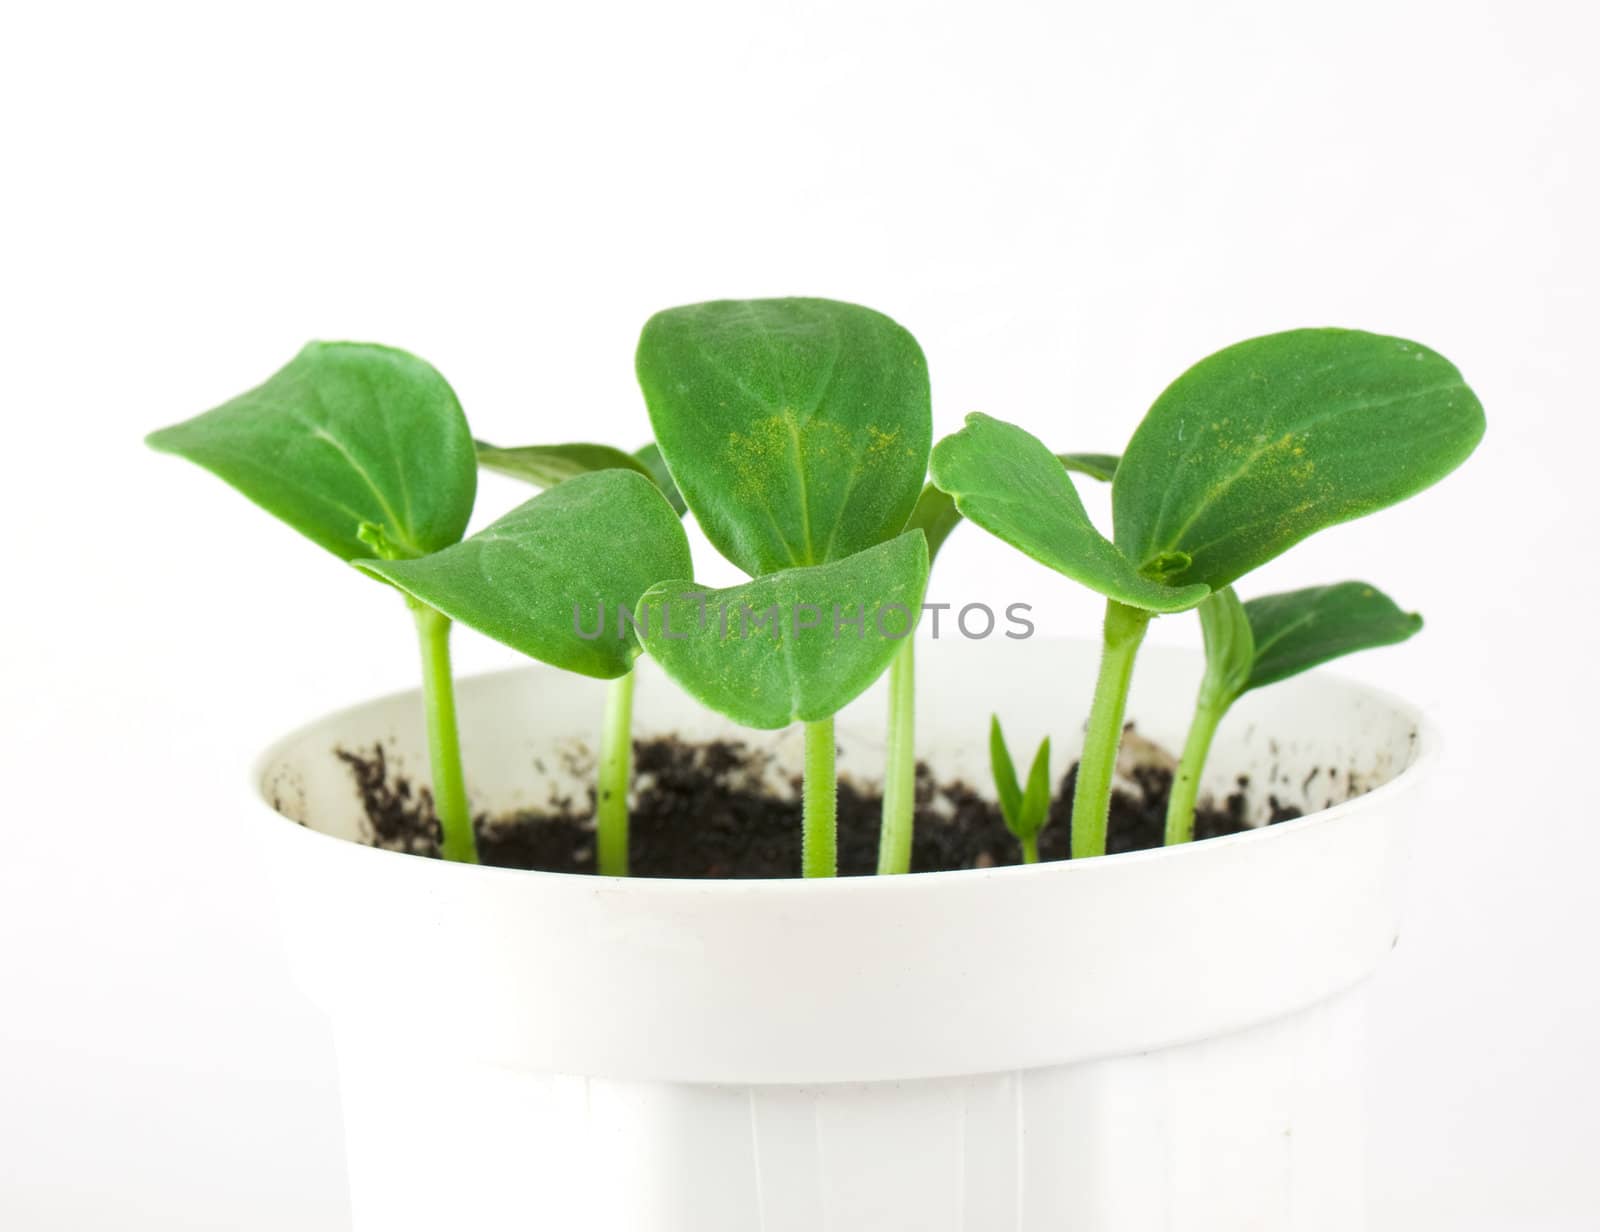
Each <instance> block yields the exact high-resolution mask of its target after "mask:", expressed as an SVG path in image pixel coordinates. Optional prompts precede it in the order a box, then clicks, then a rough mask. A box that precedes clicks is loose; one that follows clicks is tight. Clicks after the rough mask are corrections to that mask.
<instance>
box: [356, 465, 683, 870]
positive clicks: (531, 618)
mask: <svg viewBox="0 0 1600 1232" xmlns="http://www.w3.org/2000/svg"><path fill="white" fill-rule="evenodd" d="M356 564H357V566H358V567H359V568H361V569H364V570H365V571H367V572H368V573H371V574H372V575H373V576H374V577H379V578H382V579H383V580H384V581H386V582H390V583H392V584H394V585H395V586H398V587H399V588H400V589H401V590H403V591H405V592H406V593H407V594H409V595H411V596H413V597H414V598H415V599H416V600H418V601H419V602H422V603H425V604H427V605H428V606H429V607H432V608H437V609H438V610H439V611H441V612H444V613H445V614H446V615H448V616H450V617H451V618H452V619H455V620H459V621H461V622H462V623H463V624H467V625H470V626H472V627H473V628H474V629H477V630H478V631H479V632H480V633H485V634H487V635H488V636H490V637H492V638H495V639H496V640H498V641H501V642H504V643H505V644H506V645H507V646H510V647H512V649H514V650H519V651H521V652H522V653H523V654H526V655H528V656H530V657H532V658H535V659H538V660H540V661H541V662H544V663H549V664H551V665H553V666H555V667H559V668H563V669H565V670H566V671H570V672H577V673H579V674H581V675H585V676H593V677H596V678H598V679H601V680H610V681H611V682H612V684H611V689H610V691H609V692H608V694H607V697H606V711H605V718H604V721H603V724H602V730H601V738H600V759H599V767H598V783H597V787H596V793H595V832H596V840H595V847H596V864H597V866H598V868H599V871H600V872H601V873H602V874H604V875H607V876H618V877H620V876H626V875H627V871H628V780H629V775H630V771H631V764H632V750H633V738H632V725H633V679H634V678H633V662H634V659H635V658H637V657H638V654H639V646H638V643H637V641H636V640H635V639H634V636H633V632H632V629H631V622H632V616H633V611H634V606H635V605H636V604H637V603H638V601H639V597H640V596H641V595H643V594H644V592H645V590H646V589H647V588H648V587H649V586H650V585H651V583H653V582H655V581H656V580H657V579H658V578H662V577H673V576H677V575H680V574H686V573H688V572H689V571H690V562H689V540H688V536H686V535H685V534H684V532H683V524H682V522H681V521H679V519H678V515H677V514H676V513H674V512H673V509H672V506H671V505H669V504H668V503H667V500H666V498H665V497H664V496H663V495H662V494H661V491H660V490H659V489H658V488H657V487H656V486H655V484H654V483H652V482H651V481H650V480H649V479H647V478H645V477H644V476H643V475H641V474H638V473H636V472H634V471H631V470H599V471H594V472H591V473H589V474H581V475H577V476H575V477H573V478H571V479H568V480H567V481H565V482H564V483H561V484H560V485H558V486H557V487H553V488H551V489H549V490H548V491H546V492H542V493H540V494H539V495H538V496H535V497H534V498H533V499H532V500H529V501H526V502H525V503H523V504H521V505H519V506H517V508H515V509H513V510H512V511H511V512H510V513H508V514H506V515H505V516H504V517H503V518H501V519H499V520H498V521H496V522H494V523H492V524H491V525H489V526H487V527H485V528H484V529H483V530H481V531H479V532H478V533H477V534H475V535H473V536H471V537H470V538H468V539H465V540H463V541H462V542H461V543H458V544H457V545H455V546H454V547H451V548H448V549H446V550H445V551H442V552H436V553H434V554H433V555H431V556H427V557H423V558H421V559H418V560H362V561H357V562H356Z"/></svg>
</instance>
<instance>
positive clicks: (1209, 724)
mask: <svg viewBox="0 0 1600 1232" xmlns="http://www.w3.org/2000/svg"><path fill="white" fill-rule="evenodd" d="M1199 611H1200V628H1201V630H1202V633H1203V636H1204V639H1205V650H1206V670H1205V675H1204V676H1203V677H1202V679H1201V681H1200V691H1199V695H1198V697H1197V698H1196V700H1195V712H1194V718H1193V720H1192V721H1191V722H1190V724H1189V735H1188V737H1187V738H1186V739H1185V741H1184V745H1183V756H1182V757H1181V758H1180V759H1179V761H1178V768H1177V770H1176V771H1175V772H1174V774H1173V777H1172V794H1171V795H1170V796H1169V797H1168V800H1167V828H1166V841H1167V842H1168V843H1169V844H1170V843H1186V842H1188V841H1189V840H1190V839H1192V838H1194V806H1195V798H1196V796H1197V794H1198V793H1199V790H1200V777H1201V775H1202V774H1203V773H1204V771H1205V764H1206V757H1207V756H1208V755H1209V754H1210V752H1211V741H1212V738H1213V737H1214V736H1215V735H1216V732H1217V725H1218V724H1219V723H1221V722H1222V719H1223V716H1225V715H1226V714H1227V713H1228V710H1229V709H1230V708H1231V707H1232V706H1233V703H1234V702H1236V701H1238V700H1239V698H1240V697H1242V696H1243V695H1244V694H1245V693H1247V692H1249V691H1250V690H1251V689H1259V688H1263V687H1264V686H1266V685H1269V684H1276V683H1277V682H1278V681H1280V680H1287V679H1288V678H1289V677H1290V676H1296V675H1299V673H1301V672H1303V671H1307V670H1309V669H1310V668H1313V667H1316V666H1317V665H1318V664H1321V663H1326V662H1328V661H1329V660H1330V659H1337V658H1339V657H1340V656H1341V655H1347V654H1353V653H1355V652H1356V651H1358V650H1368V649H1371V648H1373V647H1376V646H1390V645H1393V644H1394V643H1396V642H1403V641H1405V640H1406V639H1407V638H1409V637H1411V636H1412V635H1413V634H1414V633H1416V632H1417V630H1419V629H1421V628H1422V617H1421V616H1418V615H1417V614H1416V613H1415V612H1404V611H1401V609H1400V608H1399V607H1398V606H1396V604H1395V602H1394V600H1393V599H1391V598H1389V596H1388V595H1386V594H1384V593H1383V592H1382V591H1380V590H1378V589H1377V588H1375V587H1373V586H1369V585H1367V584H1366V583H1365V582H1339V583H1337V584H1335V585H1332V586H1312V587H1308V588H1306V589H1304V590H1291V591H1285V592H1284V593H1282V594H1275V595H1263V596H1261V597H1260V598H1258V599H1251V600H1250V601H1249V602H1247V603H1241V602H1240V601H1239V596H1238V595H1237V594H1236V593H1235V591H1234V589H1233V587H1231V586H1224V587H1223V588H1222V589H1221V590H1218V591H1214V592H1212V593H1211V594H1209V595H1207V596H1206V598H1205V600H1204V601H1203V602H1202V603H1201V604H1200V608H1199Z"/></svg>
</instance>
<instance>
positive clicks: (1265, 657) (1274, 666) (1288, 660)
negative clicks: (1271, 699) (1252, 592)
mask: <svg viewBox="0 0 1600 1232" xmlns="http://www.w3.org/2000/svg"><path fill="white" fill-rule="evenodd" d="M1244 614H1245V616H1246V617H1247V618H1248V620H1249V622H1250V632H1251V635H1252V637H1253V638H1254V640H1255V654H1254V658H1253V662H1252V664H1251V668H1250V676H1249V680H1248V682H1247V683H1246V684H1245V688H1246V689H1259V688H1261V687H1262V686H1263V685H1269V684H1273V683H1275V682H1277V681H1279V680H1285V679H1287V678H1288V677H1290V676H1295V675H1298V674H1299V673H1301V672H1303V671H1307V670H1309V669H1310V668H1313V667H1316V666H1317V665H1318V664H1321V663H1326V662H1328V661H1329V660H1330V659H1337V658H1339V657H1340V656H1341V655H1347V654H1353V653H1354V652H1355V651H1358V650H1369V649H1371V648H1373V647H1376V646H1392V645H1394V644H1395V643H1396V642H1403V641H1405V640H1406V639H1407V638H1409V637H1411V636H1412V635H1413V634H1414V633H1416V632H1417V631H1418V630H1419V629H1421V628H1422V617H1421V616H1419V615H1417V614H1416V613H1415V612H1406V611H1402V610H1401V609H1400V607H1399V606H1398V605H1397V604H1396V603H1395V601H1394V600H1393V599H1391V598H1389V596H1388V595H1386V594H1384V593H1383V592H1382V591H1381V590H1379V589H1378V588H1377V587H1375V586H1370V585H1368V584H1367V583H1366V582H1338V583H1335V584H1334V585H1331V586H1310V587H1307V588H1306V589H1304V590H1290V591H1285V592H1283V593H1282V594H1276V595H1262V596H1261V597H1260V598H1258V599H1251V600H1249V601H1248V602H1247V603H1245V605H1244Z"/></svg>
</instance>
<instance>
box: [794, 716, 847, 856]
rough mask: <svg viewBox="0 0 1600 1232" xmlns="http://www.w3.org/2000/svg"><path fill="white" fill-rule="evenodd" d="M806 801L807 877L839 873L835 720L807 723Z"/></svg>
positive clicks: (803, 851)
mask: <svg viewBox="0 0 1600 1232" xmlns="http://www.w3.org/2000/svg"><path fill="white" fill-rule="evenodd" d="M804 790H805V801H804V812H803V814H802V817H803V820H802V823H801V824H802V826H803V829H802V831H801V851H800V864H801V868H802V871H803V873H804V874H805V876H807V877H836V876H838V874H839V825H838V812H839V791H838V785H837V783H836V781H835V778H834V761H833V719H832V718H827V719H818V720H817V721H816V722H815V723H807V724H806V777H805V789H804Z"/></svg>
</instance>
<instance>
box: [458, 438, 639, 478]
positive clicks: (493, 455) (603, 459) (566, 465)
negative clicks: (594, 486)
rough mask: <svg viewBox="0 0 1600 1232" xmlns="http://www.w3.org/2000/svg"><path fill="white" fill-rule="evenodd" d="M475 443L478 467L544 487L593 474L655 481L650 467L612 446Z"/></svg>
mask: <svg viewBox="0 0 1600 1232" xmlns="http://www.w3.org/2000/svg"><path fill="white" fill-rule="evenodd" d="M474 443H475V444H476V446H477V449H478V465H479V466H482V467H486V468H487V469H489V470H491V471H498V472H499V473H500V474H502V475H510V476H511V477H512V478H513V479H522V480H525V481H526V482H528V483H532V484H536V485H538V486H539V487H541V488H553V487H555V486H556V484H558V483H565V482H566V481H567V480H568V479H572V478H575V477H576V476H578V475H587V474H589V473H590V472H592V471H604V470H625V471H637V472H638V473H639V474H641V475H644V476H645V477H646V478H650V479H653V478H654V476H652V475H651V474H650V469H649V467H647V466H646V465H645V464H644V463H643V462H642V461H640V460H639V459H638V458H636V457H634V455H633V454H631V453H625V452H623V451H622V450H620V449H614V448H613V447H612V446H610V445H591V444H585V443H582V442H578V443H574V444H570V445H516V446H513V447H511V448H501V447H500V446H498V445H491V444H489V443H488V442H487V441H476V442H474Z"/></svg>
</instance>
